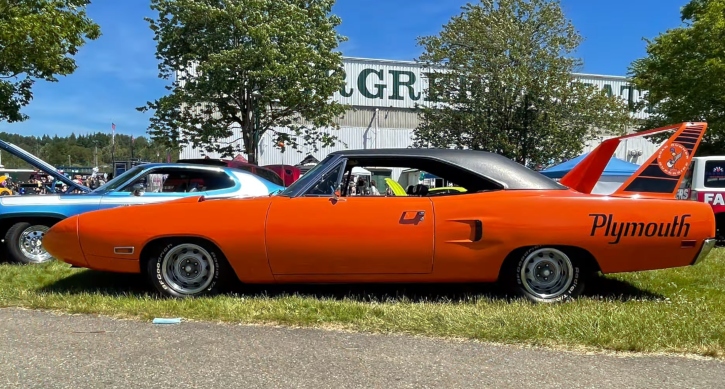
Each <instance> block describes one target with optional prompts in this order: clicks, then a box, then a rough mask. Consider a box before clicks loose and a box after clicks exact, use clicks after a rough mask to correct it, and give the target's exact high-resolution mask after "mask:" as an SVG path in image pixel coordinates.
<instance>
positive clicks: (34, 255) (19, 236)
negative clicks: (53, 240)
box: [5, 222, 53, 265]
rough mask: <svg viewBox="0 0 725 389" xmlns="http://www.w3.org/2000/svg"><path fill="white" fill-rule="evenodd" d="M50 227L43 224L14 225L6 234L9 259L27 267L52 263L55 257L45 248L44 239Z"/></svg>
mask: <svg viewBox="0 0 725 389" xmlns="http://www.w3.org/2000/svg"><path fill="white" fill-rule="evenodd" d="M50 226H51V224H50V223H41V222H33V223H28V222H19V223H15V224H13V226H12V227H10V229H8V232H7V233H6V234H5V245H6V247H7V252H8V256H9V259H10V260H11V261H13V262H17V263H21V264H26V265H28V264H38V263H45V262H50V261H52V260H53V257H52V256H51V255H50V253H48V252H47V251H45V248H44V247H43V237H44V236H45V233H46V232H47V231H48V230H49V229H50Z"/></svg>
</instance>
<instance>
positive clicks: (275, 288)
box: [39, 270, 665, 303]
mask: <svg viewBox="0 0 725 389" xmlns="http://www.w3.org/2000/svg"><path fill="white" fill-rule="evenodd" d="M39 291H41V292H53V293H65V294H79V293H92V294H100V295H107V296H137V297H142V296H148V295H155V290H154V289H153V287H152V286H151V285H150V284H149V283H148V282H147V281H146V279H145V278H144V277H143V276H141V275H138V274H114V273H106V272H98V271H92V270H87V271H83V272H79V273H77V274H74V275H72V276H70V277H67V278H64V279H62V280H59V281H57V282H55V283H53V284H50V285H48V286H46V287H44V288H41V289H40V290H39ZM227 295H229V296H245V297H269V298H279V297H286V296H299V297H309V298H320V299H333V300H343V299H349V300H353V301H360V302H395V301H408V302H434V303H451V302H452V303H463V302H474V301H476V300H479V299H490V300H504V301H511V300H512V299H518V297H517V296H514V295H512V294H511V293H509V292H508V290H507V289H506V288H505V287H503V286H502V285H500V284H498V283H491V284H481V283H478V284H469V283H454V284H285V285H241V284H238V285H234V286H232V287H231V288H230V290H229V291H228V293H227ZM584 297H587V298H593V299H598V300H616V301H630V300H663V299H665V297H664V296H662V295H659V294H655V293H651V292H649V291H646V290H643V289H639V288H637V287H635V286H634V285H632V284H630V283H627V282H624V281H620V280H616V279H612V278H607V277H602V276H596V277H594V278H593V279H591V280H590V281H589V282H588V283H587V288H586V290H585V293H584Z"/></svg>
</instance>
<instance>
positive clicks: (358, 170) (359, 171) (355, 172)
mask: <svg viewBox="0 0 725 389" xmlns="http://www.w3.org/2000/svg"><path fill="white" fill-rule="evenodd" d="M352 174H353V175H355V176H372V175H373V174H372V173H370V170H367V169H363V168H361V167H358V166H355V167H354V168H352Z"/></svg>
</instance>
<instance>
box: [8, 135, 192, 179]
mask: <svg viewBox="0 0 725 389" xmlns="http://www.w3.org/2000/svg"><path fill="white" fill-rule="evenodd" d="M0 139H1V140H4V141H5V142H9V143H13V144H15V145H17V146H20V147H22V148H23V149H25V150H27V151H28V152H30V153H32V154H34V155H36V156H38V157H40V158H41V159H43V160H45V161H46V162H48V163H50V164H51V165H54V166H68V165H69V157H70V166H79V167H88V166H95V156H96V154H95V152H96V146H97V147H98V149H97V150H98V154H97V156H98V165H99V167H100V168H101V170H106V171H110V168H106V169H104V168H103V166H104V165H105V166H107V167H108V166H110V164H111V134H105V133H101V132H98V133H95V134H89V135H75V134H71V135H70V136H66V137H59V136H53V137H50V136H48V135H44V136H42V137H36V136H23V135H18V134H8V133H5V132H0ZM169 153H170V155H171V160H172V161H176V159H178V155H179V154H178V152H175V151H173V150H169ZM0 154H1V155H0V157H1V159H0V163H2V165H4V166H5V167H6V168H27V167H29V166H28V165H27V164H26V163H24V162H23V161H22V160H20V159H19V158H17V157H15V156H12V155H11V154H10V153H8V152H6V151H3V152H2V153H0ZM166 154H167V149H166V147H165V146H163V145H161V144H160V143H158V142H153V141H150V140H149V139H148V138H146V137H139V138H135V139H134V144H133V156H134V158H140V159H141V160H143V161H150V162H159V161H166ZM114 157H115V159H116V160H128V159H129V158H130V157H131V136H129V135H121V134H116V147H115V152H114Z"/></svg>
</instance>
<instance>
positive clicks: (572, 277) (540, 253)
mask: <svg viewBox="0 0 725 389" xmlns="http://www.w3.org/2000/svg"><path fill="white" fill-rule="evenodd" d="M584 274H585V272H584V271H583V269H582V268H581V267H580V266H578V265H577V263H576V262H574V261H572V259H571V258H570V257H569V256H568V255H567V254H566V253H565V252H564V251H562V250H560V249H557V248H553V247H533V248H531V249H529V250H527V251H526V252H525V253H524V254H523V255H522V256H521V258H520V259H519V261H518V263H517V266H516V270H515V272H514V274H513V276H514V281H515V288H516V289H517V292H518V293H519V294H521V295H523V296H524V297H526V298H527V299H528V300H530V301H533V302H537V303H553V302H558V301H564V300H569V299H573V298H576V297H578V296H579V295H580V294H581V292H582V291H583V290H584Z"/></svg>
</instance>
